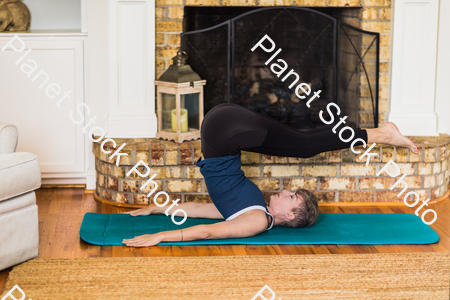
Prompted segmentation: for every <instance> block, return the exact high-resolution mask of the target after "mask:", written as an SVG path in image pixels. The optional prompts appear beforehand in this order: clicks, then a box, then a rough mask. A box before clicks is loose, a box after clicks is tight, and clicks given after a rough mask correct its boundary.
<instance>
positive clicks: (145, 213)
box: [121, 206, 153, 217]
mask: <svg viewBox="0 0 450 300" xmlns="http://www.w3.org/2000/svg"><path fill="white" fill-rule="evenodd" d="M152 211H153V206H148V207H143V208H139V209H136V210H132V211H123V212H121V214H130V215H131V216H133V217H134V216H148V215H150V214H151V213H152Z"/></svg>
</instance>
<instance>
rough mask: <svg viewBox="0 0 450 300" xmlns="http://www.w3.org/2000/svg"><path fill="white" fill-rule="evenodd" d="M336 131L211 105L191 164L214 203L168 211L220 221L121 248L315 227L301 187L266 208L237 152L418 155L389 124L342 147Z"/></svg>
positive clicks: (311, 198)
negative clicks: (387, 148)
mask: <svg viewBox="0 0 450 300" xmlns="http://www.w3.org/2000/svg"><path fill="white" fill-rule="evenodd" d="M344 126H345V125H342V124H341V127H344ZM341 127H338V129H337V131H335V132H334V131H332V129H331V128H320V129H315V130H310V131H307V132H301V131H298V130H296V129H294V128H292V127H289V126H287V125H285V124H283V123H281V122H278V121H276V120H274V119H272V118H269V117H267V116H264V115H261V114H258V113H255V112H253V111H251V110H248V109H246V108H244V107H242V106H240V105H237V104H232V103H225V104H220V105H217V106H215V107H214V108H212V109H211V110H210V111H209V112H208V113H207V114H206V116H205V118H204V119H203V122H202V125H201V142H202V154H203V155H202V157H200V158H199V159H198V161H197V163H196V165H197V166H198V167H200V172H201V173H202V175H203V177H204V179H205V184H206V186H207V188H208V192H209V195H210V197H211V200H212V201H213V203H182V204H178V206H175V207H173V208H172V209H171V210H170V211H169V214H172V211H175V210H176V209H180V208H181V209H183V210H184V211H185V212H186V214H187V215H188V217H192V218H209V219H225V221H224V222H218V223H215V224H210V225H197V226H193V227H189V228H184V229H179V230H172V231H164V232H159V233H156V234H146V235H141V236H137V237H134V238H132V239H124V240H123V243H124V244H126V245H127V246H133V247H145V246H153V245H157V244H158V243H160V242H165V241H167V242H171V241H192V240H200V239H226V238H241V237H249V236H253V235H257V234H260V233H262V232H264V231H266V230H270V229H271V228H272V227H273V226H288V227H296V228H301V227H306V226H311V225H312V224H314V222H315V220H316V219H317V216H318V214H319V208H318V204H317V198H316V197H315V195H314V194H313V193H312V192H310V191H308V190H305V189H301V188H300V189H298V190H296V191H295V192H292V191H286V190H283V191H282V192H280V193H278V194H276V195H272V196H271V197H270V201H269V205H266V203H265V201H264V196H263V194H262V192H261V191H260V190H259V189H258V187H257V186H256V185H255V184H254V183H253V182H251V181H250V180H249V179H248V178H247V177H245V175H244V172H243V171H242V170H241V150H244V151H249V152H258V153H263V154H268V155H275V156H288V157H303V158H307V157H312V156H314V155H316V154H319V153H321V152H325V151H332V150H338V149H344V148H349V147H350V145H351V143H352V142H353V141H354V140H356V139H358V138H359V139H362V140H364V141H365V142H366V144H372V143H383V144H390V145H394V146H402V147H407V148H409V149H411V151H413V152H414V153H416V154H418V147H417V146H416V145H415V144H414V143H413V142H412V141H411V140H409V139H408V138H406V137H404V136H403V135H401V133H400V132H399V130H398V128H397V127H396V126H395V125H394V124H393V123H391V122H387V123H385V124H383V125H382V126H380V127H379V128H375V129H361V128H357V129H354V132H355V136H354V138H353V139H352V140H351V141H349V142H347V143H346V142H343V141H342V140H341V139H340V138H339V134H338V133H339V130H340V129H341ZM345 133H347V136H346V135H345ZM350 134H351V132H350V130H346V131H343V135H342V138H343V139H344V140H345V139H349V138H350ZM358 145H363V143H362V142H361V141H358V142H356V143H355V146H358ZM366 148H368V146H366ZM166 209H167V208H166V207H162V208H160V207H158V206H155V205H152V206H148V207H145V208H141V209H138V210H134V211H131V212H123V213H125V214H130V215H132V216H143V215H150V214H152V213H164V212H165V210H166Z"/></svg>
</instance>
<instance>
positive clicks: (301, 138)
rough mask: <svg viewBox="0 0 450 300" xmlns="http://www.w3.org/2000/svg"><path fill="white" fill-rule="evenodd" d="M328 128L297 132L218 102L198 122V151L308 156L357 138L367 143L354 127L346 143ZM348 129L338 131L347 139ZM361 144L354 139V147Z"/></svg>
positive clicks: (345, 145) (211, 154)
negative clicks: (351, 137) (199, 136)
mask: <svg viewBox="0 0 450 300" xmlns="http://www.w3.org/2000/svg"><path fill="white" fill-rule="evenodd" d="M345 126H346V125H345V124H341V125H340V126H339V127H338V128H337V131H336V133H334V132H333V131H332V127H324V128H319V129H313V130H309V131H303V132H302V131H299V130H296V129H294V128H292V127H289V126H288V125H285V124H283V123H281V122H278V121H276V120H274V119H272V118H269V117H267V116H264V115H261V114H259V113H256V112H253V111H251V110H249V109H246V108H244V107H242V106H240V105H238V104H234V103H222V104H219V105H217V106H215V107H213V108H212V109H211V110H210V111H209V112H208V113H207V114H206V115H205V117H204V119H203V122H202V125H201V143H202V153H203V156H204V157H205V159H206V158H211V157H221V156H228V155H235V154H236V153H238V152H240V151H241V150H244V151H249V152H257V153H262V154H268V155H275V156H288V157H303V158H307V157H312V156H314V155H316V154H319V153H321V152H325V151H332V150H339V149H345V148H349V147H350V145H351V143H352V142H353V141H354V140H355V139H357V138H360V139H363V140H364V141H365V142H366V143H367V132H366V130H365V129H361V128H356V129H354V132H355V136H354V138H353V139H352V140H350V141H349V142H343V141H342V140H341V139H340V138H339V130H340V129H341V128H343V127H345ZM350 136H351V131H350V130H345V131H343V132H342V138H343V139H348V138H350ZM358 145H363V143H362V142H361V141H357V142H356V143H355V146H358Z"/></svg>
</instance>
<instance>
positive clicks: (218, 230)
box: [122, 210, 268, 247]
mask: <svg viewBox="0 0 450 300" xmlns="http://www.w3.org/2000/svg"><path fill="white" fill-rule="evenodd" d="M267 227H268V220H267V217H266V214H265V212H263V211H262V210H251V211H249V212H246V213H244V214H242V215H241V216H239V217H237V218H236V219H233V220H230V221H225V222H219V223H215V224H209V225H197V226H192V227H188V228H184V229H180V230H171V231H162V232H159V233H156V234H145V235H141V236H137V237H134V238H132V239H124V240H123V241H122V242H123V243H124V244H126V245H127V246H132V247H146V246H154V245H157V244H159V243H160V242H179V241H181V240H183V241H194V240H212V239H228V238H243V237H249V236H254V235H257V234H259V233H262V232H264V231H266V229H267Z"/></svg>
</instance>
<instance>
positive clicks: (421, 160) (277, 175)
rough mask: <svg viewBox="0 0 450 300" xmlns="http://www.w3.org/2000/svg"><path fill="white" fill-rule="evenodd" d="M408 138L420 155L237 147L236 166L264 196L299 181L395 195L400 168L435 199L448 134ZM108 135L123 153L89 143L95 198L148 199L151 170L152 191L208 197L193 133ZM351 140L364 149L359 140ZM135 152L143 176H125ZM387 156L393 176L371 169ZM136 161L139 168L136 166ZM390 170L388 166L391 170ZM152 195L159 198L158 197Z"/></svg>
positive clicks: (354, 196)
mask: <svg viewBox="0 0 450 300" xmlns="http://www.w3.org/2000/svg"><path fill="white" fill-rule="evenodd" d="M96 138H98V137H96ZM412 139H413V141H414V142H415V143H416V144H417V145H418V146H420V155H415V154H414V153H412V152H411V151H409V149H407V148H403V147H393V146H389V145H382V144H380V145H376V146H375V147H374V148H373V149H372V151H371V152H372V153H378V156H376V157H375V158H376V159H375V160H374V159H372V160H371V162H370V164H369V166H366V164H365V159H364V161H361V160H359V159H358V158H359V155H356V157H355V154H353V152H352V151H351V150H350V149H344V150H336V151H330V152H325V153H321V154H319V155H316V156H314V157H311V158H292V157H280V156H271V155H264V154H259V153H254V152H246V151H242V156H241V161H242V170H243V171H244V173H245V175H246V176H247V177H248V178H249V179H250V180H251V181H252V182H254V183H255V184H256V185H257V186H258V187H259V188H260V189H261V190H262V191H263V193H264V195H265V196H266V197H269V196H270V195H272V194H275V193H278V192H280V191H281V190H283V189H286V190H295V189H297V188H299V187H303V188H306V189H309V190H312V191H315V194H316V195H317V196H318V198H319V201H320V202H399V201H403V197H397V194H398V193H399V192H400V190H401V188H403V186H402V185H401V184H399V185H398V186H397V188H396V189H394V190H393V191H391V190H390V189H389V188H390V187H391V186H392V185H393V184H394V182H395V181H396V179H399V178H400V177H401V176H402V175H404V174H407V176H406V177H405V179H404V180H405V181H406V183H407V184H408V192H409V191H415V192H417V193H418V194H419V196H420V199H421V200H425V199H426V198H427V197H428V198H430V199H436V198H438V197H440V196H442V195H444V194H445V193H446V192H447V184H448V182H449V171H448V167H449V165H450V136H448V135H444V134H442V135H440V136H439V137H420V138H418V137H412ZM114 140H115V141H116V143H117V145H122V143H124V142H125V143H126V144H127V145H126V146H125V147H124V148H123V149H122V151H121V152H122V153H127V154H128V156H124V157H123V158H122V159H121V161H120V164H119V166H118V167H117V166H116V165H115V162H116V161H115V158H113V160H111V161H110V160H109V159H108V155H106V154H105V153H103V152H102V151H100V144H101V141H100V142H98V143H94V144H93V152H94V155H95V157H96V174H97V188H96V197H97V198H101V199H103V200H107V201H113V202H116V203H129V204H140V205H142V204H149V198H148V197H147V194H148V193H149V192H150V191H151V190H152V189H153V188H154V186H153V185H152V184H149V185H147V186H146V187H145V188H144V189H143V190H140V187H141V186H143V184H144V183H145V182H146V181H147V180H148V179H149V178H150V177H152V176H153V175H154V174H155V173H156V174H157V175H156V177H155V178H154V181H156V182H157V184H158V189H157V190H156V192H155V193H154V194H156V193H157V192H159V191H165V192H167V193H168V194H169V195H170V198H171V199H172V200H175V199H177V198H179V199H181V202H191V201H194V202H211V199H210V197H209V195H208V191H207V188H206V185H205V182H204V180H203V176H202V174H201V173H200V171H199V168H198V167H197V166H196V165H195V162H196V161H197V160H198V158H199V157H200V154H201V141H200V139H199V140H194V141H186V142H183V143H175V142H171V141H165V140H159V139H152V138H148V139H114ZM355 148H356V149H357V150H363V149H364V148H363V147H362V146H358V147H355ZM105 150H106V151H107V150H112V152H111V153H113V152H114V151H115V150H117V149H115V148H113V147H112V146H110V147H108V146H107V145H106V146H105ZM363 152H364V151H362V152H361V153H363ZM141 159H142V160H143V161H144V162H145V163H146V164H147V165H148V166H150V168H151V173H150V174H149V176H148V177H146V178H141V177H139V175H138V174H136V173H135V172H133V173H132V174H131V175H130V177H127V178H125V174H126V173H127V172H128V171H129V170H130V169H131V168H132V167H133V166H134V165H135V164H136V162H138V161H139V160H141ZM391 159H392V160H394V161H395V162H396V163H397V164H398V166H399V167H400V170H401V174H400V176H398V177H397V178H396V179H394V178H393V177H392V178H391V177H389V175H388V174H386V173H384V172H383V173H382V174H380V176H376V173H377V172H378V171H379V170H380V169H381V168H383V166H384V165H385V164H386V162H388V161H389V160H391ZM139 169H140V172H142V173H144V172H145V169H144V167H139ZM394 171H395V170H394V169H393V168H392V170H391V172H394ZM154 194H153V195H154ZM405 194H406V193H404V194H403V196H404V195H405ZM152 198H153V196H152ZM266 199H268V198H266ZM158 200H159V201H163V200H165V199H164V197H160V199H158ZM150 203H151V200H150Z"/></svg>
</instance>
